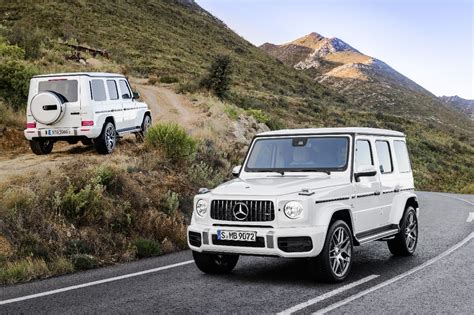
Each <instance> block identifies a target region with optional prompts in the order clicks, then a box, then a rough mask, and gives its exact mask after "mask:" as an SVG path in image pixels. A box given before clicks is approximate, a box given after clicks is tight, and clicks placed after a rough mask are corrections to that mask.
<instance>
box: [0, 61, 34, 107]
mask: <svg viewBox="0 0 474 315" xmlns="http://www.w3.org/2000/svg"><path fill="white" fill-rule="evenodd" d="M36 72H37V71H36V70H35V69H34V68H33V67H32V66H31V65H28V64H26V63H24V62H23V61H18V60H9V59H5V60H0V97H1V98H2V99H3V100H4V101H5V103H7V104H8V105H10V106H11V107H12V108H13V109H15V110H18V109H23V108H26V101H27V99H28V87H29V83H30V79H31V77H32V76H33V75H35V74H36Z"/></svg>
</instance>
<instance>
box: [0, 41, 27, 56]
mask: <svg viewBox="0 0 474 315" xmlns="http://www.w3.org/2000/svg"><path fill="white" fill-rule="evenodd" d="M5 58H10V59H24V58H25V50H24V49H22V48H20V47H18V46H17V45H9V44H7V43H5V42H0V59H5Z"/></svg>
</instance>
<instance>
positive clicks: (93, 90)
mask: <svg viewBox="0 0 474 315" xmlns="http://www.w3.org/2000/svg"><path fill="white" fill-rule="evenodd" d="M139 97H140V96H139V94H138V93H136V92H132V90H131V88H130V84H129V83H128V80H127V79H126V78H125V77H124V76H123V75H121V74H113V73H96V72H90V73H57V74H47V75H38V76H34V77H33V78H32V79H31V81H30V90H29V95H28V104H27V109H26V119H27V122H26V129H25V137H26V139H28V140H29V141H30V146H31V150H32V151H33V152H34V153H36V154H48V153H50V152H51V151H52V149H53V145H54V143H55V142H56V141H67V142H69V143H70V144H75V143H77V142H79V141H81V142H82V143H83V144H85V145H90V144H92V143H93V144H94V145H95V148H96V149H97V152H99V153H101V154H108V153H111V152H112V151H113V150H114V148H115V145H116V142H117V137H121V136H123V135H126V134H129V133H135V134H136V135H137V138H138V139H142V138H143V135H144V133H145V132H146V130H147V128H148V127H149V126H151V113H150V110H149V109H148V106H147V104H145V103H143V102H139V101H137V99H138V98H139Z"/></svg>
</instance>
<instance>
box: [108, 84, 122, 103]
mask: <svg viewBox="0 0 474 315" xmlns="http://www.w3.org/2000/svg"><path fill="white" fill-rule="evenodd" d="M107 89H108V90H109V96H110V99H111V100H118V98H119V97H118V91H117V83H115V80H107Z"/></svg>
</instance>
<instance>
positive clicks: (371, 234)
mask: <svg viewBox="0 0 474 315" xmlns="http://www.w3.org/2000/svg"><path fill="white" fill-rule="evenodd" d="M398 231H399V228H398V226H397V225H395V224H391V225H387V226H383V227H380V228H376V229H373V230H369V231H365V232H362V233H359V234H357V235H356V239H357V241H358V242H359V244H361V245H362V244H365V243H369V242H372V241H376V240H379V239H382V238H386V237H390V236H393V235H396V234H397V233H398Z"/></svg>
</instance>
